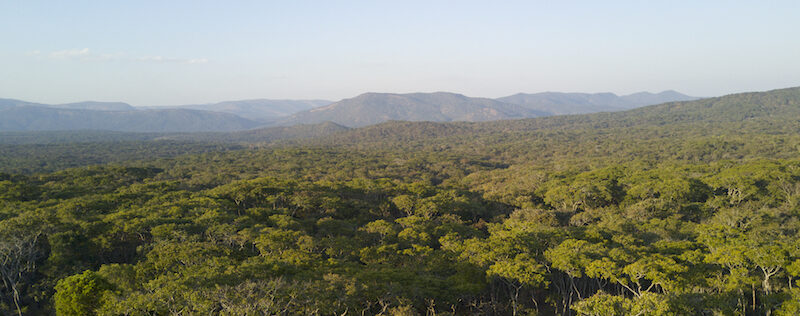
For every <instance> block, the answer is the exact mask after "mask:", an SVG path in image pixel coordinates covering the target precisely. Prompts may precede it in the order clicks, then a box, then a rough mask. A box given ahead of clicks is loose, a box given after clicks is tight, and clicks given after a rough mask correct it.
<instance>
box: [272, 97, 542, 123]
mask: <svg viewBox="0 0 800 316" xmlns="http://www.w3.org/2000/svg"><path fill="white" fill-rule="evenodd" d="M544 114H546V113H542V112H539V111H534V110H529V109H525V108H523V107H521V106H518V105H513V104H507V103H503V102H499V101H496V100H492V99H485V98H470V97H467V96H464V95H460V94H455V93H448V92H435V93H409V94H393V93H365V94H362V95H359V96H357V97H355V98H351V99H344V100H341V101H339V102H336V103H333V104H331V105H328V106H324V107H319V108H314V109H311V110H308V111H303V112H300V113H297V114H295V115H292V116H291V117H289V118H287V119H285V120H281V121H279V124H281V125H293V124H313V123H319V122H324V121H332V122H335V123H337V124H341V125H345V126H350V127H358V126H365V125H371V124H377V123H381V122H385V121H390V120H401V121H437V122H449V121H491V120H501V119H512V118H520V117H535V116H540V115H544Z"/></svg>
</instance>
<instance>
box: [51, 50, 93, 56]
mask: <svg viewBox="0 0 800 316" xmlns="http://www.w3.org/2000/svg"><path fill="white" fill-rule="evenodd" d="M89 54H90V53H89V49H88V48H84V49H67V50H57V51H54V52H52V53H50V57H52V58H84V57H87V56H89Z"/></svg>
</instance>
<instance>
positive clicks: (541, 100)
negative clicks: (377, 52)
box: [497, 90, 698, 115]
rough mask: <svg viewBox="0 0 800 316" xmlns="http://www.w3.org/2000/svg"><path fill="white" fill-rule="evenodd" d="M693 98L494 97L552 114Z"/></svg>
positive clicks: (639, 95)
mask: <svg viewBox="0 0 800 316" xmlns="http://www.w3.org/2000/svg"><path fill="white" fill-rule="evenodd" d="M696 99H698V98H695V97H690V96H688V95H685V94H681V93H679V92H676V91H673V90H667V91H663V92H660V93H650V92H639V93H634V94H630V95H624V96H617V95H616V94H613V93H592V94H590V93H563V92H542V93H534V94H526V93H518V94H515V95H511V96H507V97H502V98H498V99H497V100H498V101H502V102H506V103H511V104H517V105H520V106H523V107H525V108H528V109H532V110H537V111H542V112H548V113H550V114H551V115H564V114H586V113H594V112H613V111H622V110H629V109H633V108H637V107H642V106H648V105H654V104H660V103H666V102H675V101H691V100H696Z"/></svg>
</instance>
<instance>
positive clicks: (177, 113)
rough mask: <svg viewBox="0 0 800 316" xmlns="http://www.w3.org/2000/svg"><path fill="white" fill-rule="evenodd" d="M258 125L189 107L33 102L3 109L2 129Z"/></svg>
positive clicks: (140, 129)
mask: <svg viewBox="0 0 800 316" xmlns="http://www.w3.org/2000/svg"><path fill="white" fill-rule="evenodd" d="M258 125H259V123H257V122H254V121H250V120H247V119H243V118H241V117H238V116H235V115H232V114H227V113H216V112H208V111H197V110H185V109H169V110H146V111H140V110H136V111H97V110H74V109H57V108H50V107H43V106H29V105H23V106H6V107H2V108H0V131H35V130H38V131H54V130H110V131H123V132H196V131H234V130H244V129H249V128H253V127H256V126H258Z"/></svg>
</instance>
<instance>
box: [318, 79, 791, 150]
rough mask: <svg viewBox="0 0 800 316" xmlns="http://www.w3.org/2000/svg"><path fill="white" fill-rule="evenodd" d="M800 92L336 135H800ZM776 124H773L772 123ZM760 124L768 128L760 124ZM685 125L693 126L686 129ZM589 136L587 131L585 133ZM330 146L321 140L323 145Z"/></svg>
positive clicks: (388, 126) (389, 126)
mask: <svg viewBox="0 0 800 316" xmlns="http://www.w3.org/2000/svg"><path fill="white" fill-rule="evenodd" d="M797 120H800V87H798V88H787V89H780V90H772V91H766V92H752V93H740V94H731V95H727V96H722V97H716V98H707V99H700V100H695V101H684V102H670V103H664V104H658V105H652V106H646V107H641V108H637V109H633V110H628V111H622V112H610V113H593V114H581V115H562V116H549V117H539V118H530V119H519V120H504V121H492V122H477V123H470V122H455V123H436V122H387V123H383V124H377V125H373V126H367V127H363V128H359V129H354V130H352V131H350V132H348V133H347V134H342V135H337V137H338V138H339V141H340V142H342V141H344V142H346V139H352V140H353V142H360V141H370V140H375V141H379V140H380V139H381V138H384V137H386V138H389V139H392V138H395V139H406V140H409V139H418V140H425V139H428V138H437V137H450V136H468V137H472V136H481V135H488V134H494V133H514V132H526V131H578V130H587V129H615V128H633V127H637V128H662V127H663V128H664V129H665V130H667V129H675V131H676V132H689V131H698V130H696V128H702V127H705V128H708V129H714V130H719V129H730V128H738V127H742V126H746V127H747V129H746V130H742V132H747V131H751V130H752V129H754V130H762V131H763V130H778V131H783V132H788V131H796V130H800V124H792V122H797ZM770 122H772V123H770ZM762 123H765V124H763V125H762ZM687 125H691V126H692V127H690V128H688V130H687ZM587 131H588V130H587ZM325 141H328V139H322V140H320V142H325Z"/></svg>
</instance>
